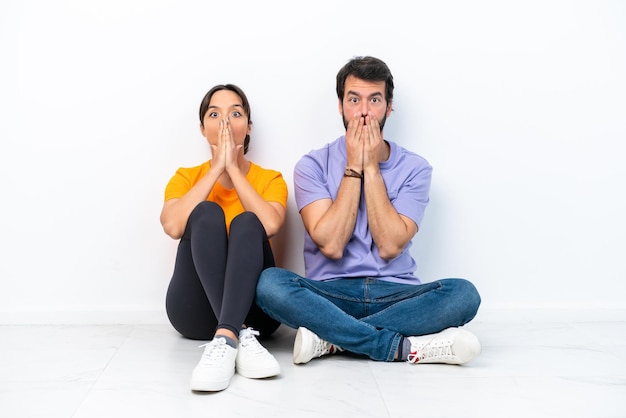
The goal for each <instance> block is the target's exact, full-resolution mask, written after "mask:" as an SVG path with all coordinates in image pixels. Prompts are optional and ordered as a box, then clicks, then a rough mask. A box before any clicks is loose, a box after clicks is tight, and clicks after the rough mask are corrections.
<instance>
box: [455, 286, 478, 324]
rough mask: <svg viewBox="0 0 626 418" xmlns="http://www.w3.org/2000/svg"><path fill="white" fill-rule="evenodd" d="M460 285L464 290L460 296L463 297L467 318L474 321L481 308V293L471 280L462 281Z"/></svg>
mask: <svg viewBox="0 0 626 418" xmlns="http://www.w3.org/2000/svg"><path fill="white" fill-rule="evenodd" d="M459 285H460V288H461V289H462V291H461V292H460V294H461V295H462V296H463V305H464V306H465V307H466V312H467V316H468V317H469V319H473V318H474V316H476V313H477V312H478V308H479V307H480V303H481V297H480V293H478V289H476V286H474V284H473V283H472V282H470V281H469V280H465V279H460V282H459ZM469 319H468V321H469Z"/></svg>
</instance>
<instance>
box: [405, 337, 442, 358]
mask: <svg viewBox="0 0 626 418" xmlns="http://www.w3.org/2000/svg"><path fill="white" fill-rule="evenodd" d="M432 342H433V340H431V341H429V342H428V343H426V344H424V345H423V346H422V347H420V348H419V349H417V350H415V351H413V350H411V353H409V355H408V356H407V361H408V362H409V363H417V362H418V361H422V360H426V359H431V358H437V357H452V356H453V354H452V342H451V341H447V340H446V341H437V342H436V343H435V344H431V343H432ZM411 348H413V347H411Z"/></svg>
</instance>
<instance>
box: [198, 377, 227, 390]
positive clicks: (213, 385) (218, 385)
mask: <svg viewBox="0 0 626 418" xmlns="http://www.w3.org/2000/svg"><path fill="white" fill-rule="evenodd" d="M229 384H230V379H228V380H223V381H221V382H198V381H196V382H191V390H193V391H196V392H219V391H221V390H224V389H226V388H227V387H228V385H229Z"/></svg>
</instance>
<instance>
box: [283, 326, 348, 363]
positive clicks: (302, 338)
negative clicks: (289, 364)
mask: <svg viewBox="0 0 626 418" xmlns="http://www.w3.org/2000/svg"><path fill="white" fill-rule="evenodd" d="M340 351H344V350H343V348H341V347H338V346H336V345H334V344H331V343H329V342H328V341H324V340H322V339H321V338H320V337H318V336H317V335H315V334H314V333H313V332H311V331H309V330H308V329H306V328H304V327H300V328H298V331H297V332H296V340H295V341H294V343H293V362H294V364H302V363H308V362H309V361H311V360H312V359H314V358H317V357H322V356H324V355H327V354H335V353H338V352H340Z"/></svg>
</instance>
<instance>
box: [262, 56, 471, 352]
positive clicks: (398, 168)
mask: <svg viewBox="0 0 626 418" xmlns="http://www.w3.org/2000/svg"><path fill="white" fill-rule="evenodd" d="M393 89H394V84H393V76H392V74H391V71H390V70H389V68H388V67H387V65H386V64H385V63H384V62H383V61H381V60H380V59H378V58H374V57H355V58H353V59H352V60H350V61H349V62H348V63H347V64H346V65H345V66H344V67H343V68H341V69H340V70H339V72H338V74H337V97H338V99H339V112H340V114H341V115H342V117H343V121H344V126H345V127H346V133H345V135H344V136H341V137H339V138H338V139H336V140H335V141H333V142H331V143H329V144H327V145H325V146H324V147H322V148H320V149H318V150H314V151H311V152H310V153H308V154H306V155H305V156H303V157H302V158H301V159H300V161H298V163H297V164H296V167H295V170H294V185H295V197H296V204H297V206H298V210H299V211H300V215H301V217H302V221H303V223H304V227H305V230H306V231H305V242H304V261H305V274H306V278H304V277H301V276H299V275H297V274H295V273H293V272H290V271H288V270H284V269H281V268H275V267H274V268H269V269H267V270H265V271H264V272H263V273H262V274H261V277H260V279H259V282H258V284H257V295H256V301H257V304H258V305H259V307H260V308H261V309H262V310H263V311H264V312H266V313H267V314H268V315H269V316H271V317H272V318H274V319H276V320H278V321H280V322H282V323H283V324H285V325H287V326H290V327H292V328H297V333H296V338H295V342H294V351H293V361H294V363H295V364H302V363H307V362H309V361H310V360H311V359H313V358H316V357H321V356H323V355H326V354H333V353H337V352H340V351H344V350H346V351H349V352H352V353H355V354H359V355H366V356H368V357H369V358H370V359H372V360H377V361H408V362H411V363H448V364H463V363H466V362H468V361H470V360H472V359H474V358H475V357H476V356H477V355H479V354H480V351H481V347H480V343H479V341H478V339H477V338H476V336H474V335H473V334H472V333H470V332H469V331H466V330H465V329H462V328H459V327H461V326H462V325H464V324H466V323H467V322H469V321H470V320H472V319H473V318H474V316H475V315H476V312H477V311H478V307H479V305H480V296H479V294H478V292H477V290H476V288H475V287H474V286H473V285H472V284H471V283H470V282H469V281H467V280H464V279H443V280H439V281H435V282H431V283H421V281H420V280H419V278H418V277H416V276H415V274H414V272H415V270H416V263H415V260H414V259H413V258H412V256H411V254H410V252H409V248H410V246H411V240H412V238H413V237H414V236H415V234H416V233H417V231H418V228H419V225H420V223H421V221H422V218H423V216H424V210H425V208H426V206H427V204H428V202H429V190H430V181H431V174H432V168H431V166H430V165H429V163H428V162H427V161H426V160H425V159H424V158H422V157H420V156H419V155H417V154H415V153H413V152H411V151H408V150H406V149H404V148H402V147H400V146H399V145H397V144H395V143H394V142H392V141H390V140H388V139H385V138H384V133H383V127H384V125H385V122H386V119H387V117H389V116H390V115H391V112H392V103H393Z"/></svg>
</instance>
